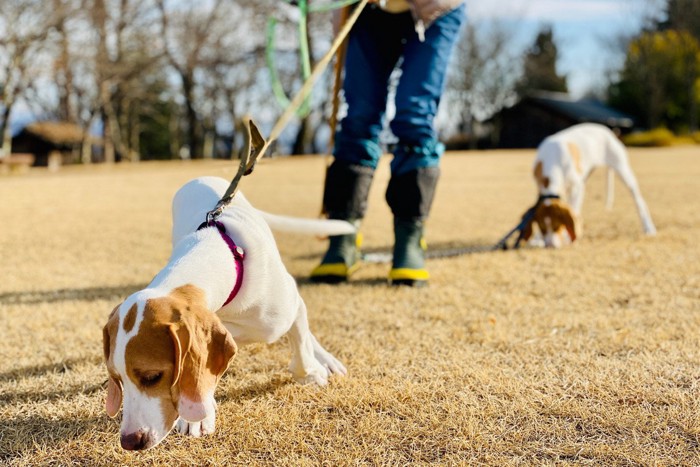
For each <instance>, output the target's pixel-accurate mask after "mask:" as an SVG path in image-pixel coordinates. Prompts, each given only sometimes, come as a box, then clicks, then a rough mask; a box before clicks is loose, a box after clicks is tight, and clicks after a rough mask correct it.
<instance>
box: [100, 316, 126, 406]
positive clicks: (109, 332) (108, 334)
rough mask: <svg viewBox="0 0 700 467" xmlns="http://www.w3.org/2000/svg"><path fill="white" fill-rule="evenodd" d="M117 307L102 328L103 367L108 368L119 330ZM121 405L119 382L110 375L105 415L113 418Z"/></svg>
mask: <svg viewBox="0 0 700 467" xmlns="http://www.w3.org/2000/svg"><path fill="white" fill-rule="evenodd" d="M118 310H119V307H118V306H117V307H116V308H115V309H114V310H112V313H111V314H110V315H109V318H108V320H107V324H105V327H104V328H102V350H103V352H104V358H105V365H107V366H109V357H110V355H111V353H112V348H113V343H114V340H115V339H116V337H117V331H118V328H119V313H118ZM121 405H122V385H121V382H120V381H117V380H115V379H114V378H113V377H112V376H111V375H110V376H109V381H108V382H107V400H106V401H105V410H106V411H107V415H109V416H110V417H112V418H114V417H115V416H116V415H117V413H119V408H120V407H121Z"/></svg>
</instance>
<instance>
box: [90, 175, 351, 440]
mask: <svg viewBox="0 0 700 467" xmlns="http://www.w3.org/2000/svg"><path fill="white" fill-rule="evenodd" d="M227 187H228V182H227V181H226V180H223V179H221V178H216V177H203V178H199V179H195V180H193V181H191V182H189V183H187V184H185V185H184V186H183V187H182V188H180V190H179V191H178V192H177V193H176V195H175V197H174V199H173V228H172V244H173V251H172V255H171V257H170V260H169V261H168V264H167V265H166V266H165V267H164V268H163V269H162V270H161V271H160V272H159V273H158V274H157V275H156V276H155V278H154V279H153V281H152V282H151V283H150V284H149V285H148V287H146V288H145V289H144V290H141V291H139V292H136V293H134V294H132V295H131V296H129V297H128V298H127V299H126V300H124V302H123V303H121V304H120V305H119V306H117V307H116V308H115V309H114V310H113V311H112V313H111V315H110V316H109V319H108V322H107V324H106V325H105V327H104V329H103V344H104V358H105V362H106V366H107V370H108V373H109V380H108V383H107V400H106V410H107V413H108V414H109V415H110V416H111V417H114V416H116V414H117V413H118V412H119V409H120V406H121V405H122V401H123V405H124V413H123V417H122V422H121V445H122V447H123V448H124V449H128V450H141V449H148V448H151V447H153V446H155V445H156V444H158V443H159V442H160V441H161V440H162V439H163V438H164V437H165V436H166V435H167V434H168V432H170V430H171V429H172V428H173V427H175V426H176V427H177V430H178V431H179V432H180V433H184V434H189V435H191V436H201V435H206V434H209V433H212V432H213V431H214V424H215V412H216V402H215V400H214V390H215V387H216V384H217V382H218V380H219V378H220V377H221V375H222V374H223V373H224V371H225V370H226V368H227V367H228V365H229V362H230V361H231V359H232V358H233V357H234V355H235V354H236V351H237V345H245V344H248V343H252V342H266V343H271V342H274V341H276V340H278V339H279V338H280V337H282V336H284V335H286V336H288V338H289V343H290V344H291V349H292V360H291V363H290V365H289V369H290V371H291V373H292V376H293V377H294V379H295V380H296V381H298V382H300V383H304V384H306V383H313V384H317V385H319V386H323V385H325V384H326V383H327V381H328V377H329V376H330V375H332V374H335V375H345V374H346V369H345V367H344V366H343V364H342V363H340V362H339V361H338V360H337V359H336V358H335V357H334V356H333V355H331V354H330V353H329V352H327V351H326V350H325V349H324V348H323V347H322V346H321V345H320V344H319V343H318V341H317V340H316V338H315V337H314V336H313V334H311V331H310V330H309V324H308V322H307V316H306V306H305V305H304V301H303V300H302V298H301V296H300V295H299V292H298V291H297V286H296V283H295V281H294V278H293V277H292V276H291V275H290V274H289V273H288V272H287V270H286V269H285V267H284V265H283V264H282V260H281V258H280V254H279V252H278V250H277V247H276V244H275V240H274V237H273V236H272V232H271V231H270V226H272V227H273V228H280V229H283V230H294V231H305V232H306V233H314V234H319V235H339V234H344V233H350V232H352V231H354V227H353V226H352V225H350V224H348V223H345V222H342V221H340V222H337V221H327V220H304V219H293V218H285V217H282V216H272V215H268V214H266V213H263V212H262V211H258V210H257V209H255V208H253V207H252V206H251V205H250V203H249V202H248V201H247V200H246V199H245V197H244V196H243V195H242V193H238V194H236V196H235V197H234V200H233V203H232V204H231V205H230V207H229V208H227V209H226V210H225V211H224V213H223V214H222V216H221V217H219V218H218V220H217V222H208V223H207V222H205V223H203V224H202V225H201V226H200V227H199V228H198V226H199V225H200V223H202V221H203V220H204V219H205V218H206V213H207V212H208V211H209V210H210V209H212V208H213V207H214V206H215V205H216V203H217V201H218V200H219V199H220V198H221V195H222V194H223V193H224V192H225V191H226V188H227ZM290 219H291V220H290Z"/></svg>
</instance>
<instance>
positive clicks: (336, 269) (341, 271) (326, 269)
mask: <svg viewBox="0 0 700 467" xmlns="http://www.w3.org/2000/svg"><path fill="white" fill-rule="evenodd" d="M359 267H360V263H359V262H358V263H355V264H353V265H352V266H350V267H347V266H346V265H345V263H328V264H319V265H318V266H316V267H315V268H314V270H313V271H311V277H319V276H335V277H345V278H347V277H350V275H351V274H352V273H354V272H355V271H357V268H359Z"/></svg>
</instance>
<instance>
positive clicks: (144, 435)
mask: <svg viewBox="0 0 700 467" xmlns="http://www.w3.org/2000/svg"><path fill="white" fill-rule="evenodd" d="M121 443H122V448H124V449H126V450H127V451H140V450H141V449H146V448H148V447H149V446H150V445H151V436H150V434H149V433H148V432H146V431H144V430H139V431H137V432H135V433H129V434H122V436H121Z"/></svg>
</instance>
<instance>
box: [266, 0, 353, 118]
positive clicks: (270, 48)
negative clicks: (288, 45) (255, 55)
mask: <svg viewBox="0 0 700 467" xmlns="http://www.w3.org/2000/svg"><path fill="white" fill-rule="evenodd" d="M287 1H288V2H290V3H295V4H296V5H297V7H298V8H299V24H298V27H297V31H298V35H299V61H300V63H301V77H302V80H303V82H306V81H308V79H309V77H310V76H311V53H310V51H309V38H308V24H309V22H308V16H309V14H310V13H321V12H328V11H332V10H335V9H338V8H343V7H346V6H348V5H352V4H354V3H357V2H358V1H359V0H340V1H332V2H323V3H316V2H314V4H313V5H309V2H308V0H296V1H293V0H287ZM277 23H278V21H277V19H276V18H270V19H269V20H268V22H267V28H266V31H265V38H266V41H265V42H266V43H265V63H266V65H267V69H268V70H269V73H270V81H271V84H272V92H273V94H274V96H275V99H276V100H277V103H278V104H279V105H280V107H282V108H283V109H286V108H288V107H289V105H290V104H291V100H290V98H289V97H288V96H287V94H286V93H285V92H284V87H283V86H282V81H281V80H280V76H279V72H278V71H277V70H278V67H277V64H276V60H275V44H276V41H275V31H276V28H277ZM310 111H311V106H310V104H309V97H308V96H307V98H306V99H305V100H304V102H303V103H302V104H301V105H300V106H299V108H298V109H297V110H296V115H297V116H298V117H300V118H303V117H306V116H307V115H308V114H309V112H310Z"/></svg>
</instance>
